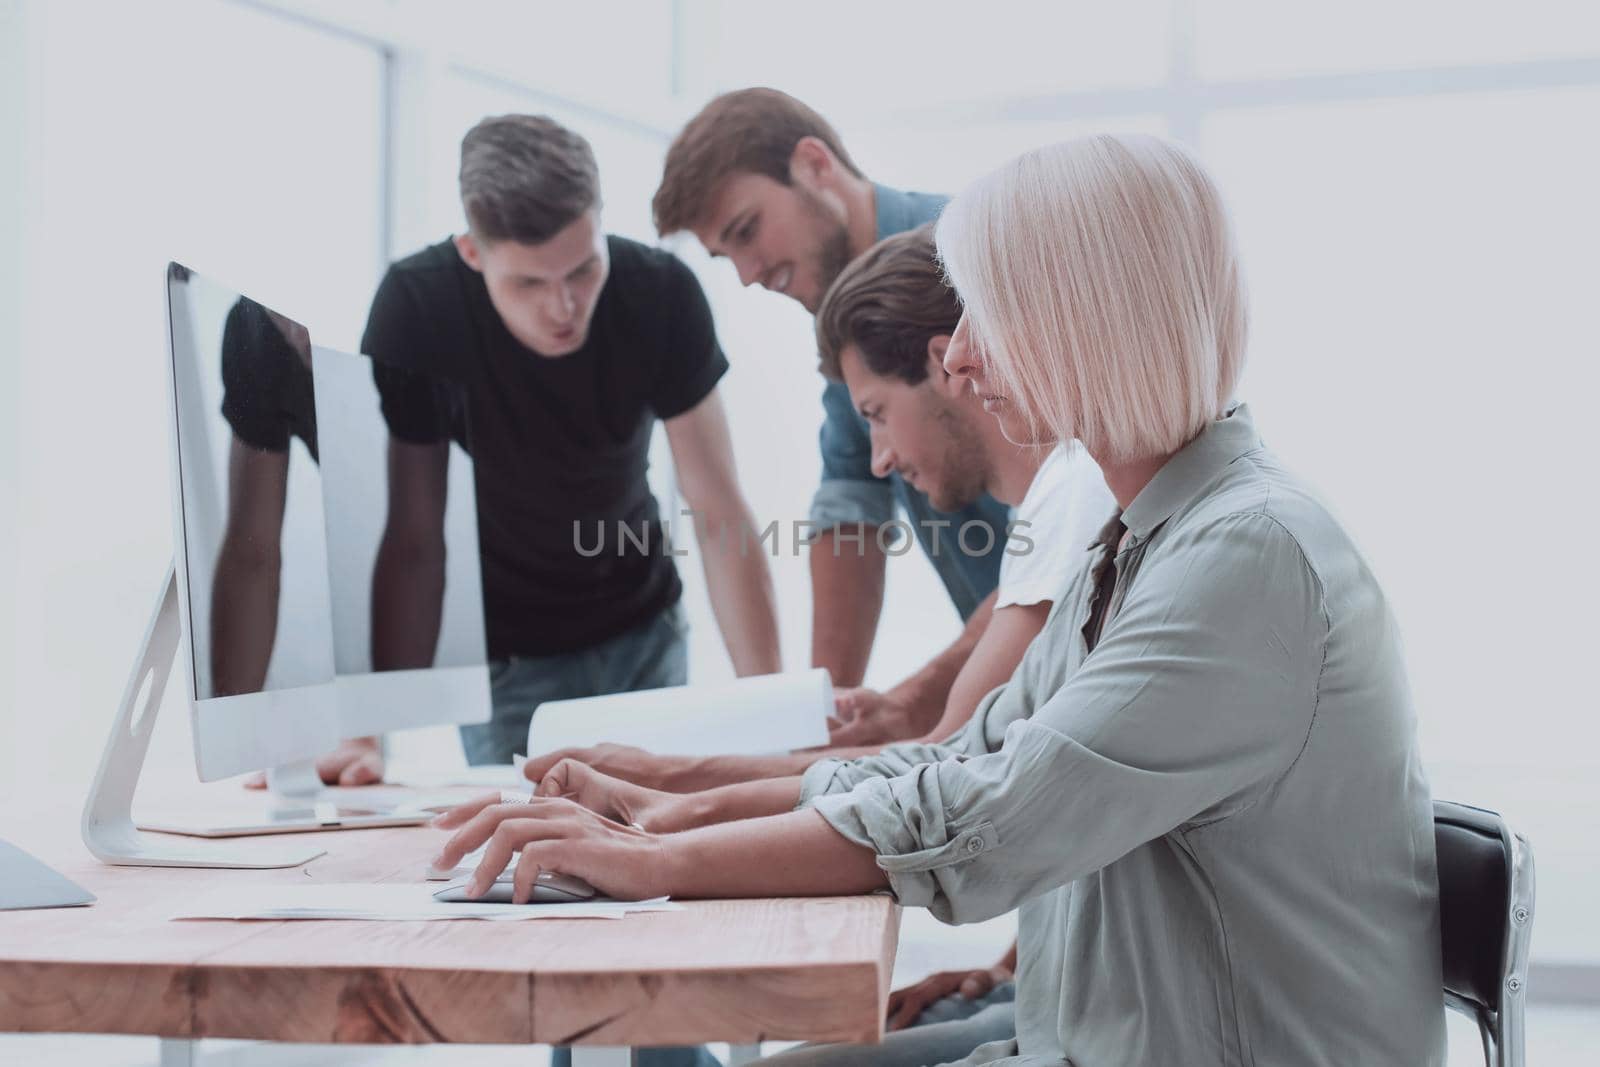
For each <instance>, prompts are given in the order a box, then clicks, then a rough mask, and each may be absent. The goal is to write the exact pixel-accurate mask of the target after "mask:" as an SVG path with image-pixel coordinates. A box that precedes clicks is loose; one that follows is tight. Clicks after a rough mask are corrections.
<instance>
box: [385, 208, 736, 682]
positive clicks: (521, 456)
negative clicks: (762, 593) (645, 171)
mask: <svg viewBox="0 0 1600 1067" xmlns="http://www.w3.org/2000/svg"><path fill="white" fill-rule="evenodd" d="M607 244H608V246H609V248H610V252H611V273H610V276H609V277H608V278H607V279H606V283H605V287H604V288H603V289H602V290H601V292H600V297H599V299H598V301H597V302H596V304H595V310H594V319H593V321H592V322H591V324H590V327H589V336H588V339H587V340H586V341H585V342H584V345H583V347H582V348H580V349H579V350H578V351H576V352H573V353H572V354H570V355H567V356H562V357H559V358H546V357H544V356H540V355H538V354H537V353H535V352H532V351H530V350H529V349H528V348H526V347H525V346H523V345H522V344H521V343H520V342H519V341H517V340H516V338H514V337H512V336H511V333H510V331H508V330H507V329H506V327H505V324H504V323H503V322H502V321H501V319H500V316H499V314H498V313H497V312H496V311H495V310H494V306H493V305H492V304H491V303H490V301H489V291H488V288H487V287H486V286H485V285H484V282H483V278H482V276H481V275H479V274H478V273H477V272H476V271H474V270H472V269H471V268H470V267H468V266H467V265H466V264H465V263H464V262H462V260H461V257H460V255H459V253H457V251H456V248H455V245H454V243H453V242H452V241H450V240H445V241H442V242H440V243H439V244H436V245H434V246H432V247H430V248H426V249H424V250H422V251H421V252H418V253H416V254H415V255H412V256H409V257H407V258H405V259H403V260H401V261H399V262H398V263H396V264H394V266H392V267H390V268H389V272H388V274H387V275H386V276H385V277H384V279H383V282H382V284H380V285H379V287H378V294H377V296H376V297H374V298H373V301H372V312H371V314H370V315H369V316H368V319H367V329H366V334H365V335H364V336H363V338H362V342H361V348H362V351H363V352H365V353H367V354H368V355H370V356H372V357H373V374H374V377H375V378H376V380H377V383H378V389H379V392H380V394H381V395H382V404H383V415H384V419H385V421H386V422H387V423H388V425H389V431H390V432H391V433H392V434H393V435H394V436H395V437H396V438H398V439H400V440H402V441H407V442H411V443H414V444H426V443H433V442H437V441H442V440H447V439H454V440H456V441H458V442H460V443H461V444H462V445H463V446H464V447H465V448H466V449H467V451H468V453H469V454H470V455H471V456H472V460H473V468H474V482H475V485H476V488H477V496H478V542H479V548H480V552H481V556H482V564H483V602H484V616H485V628H486V631H487V637H488V644H489V655H490V656H491V657H494V658H501V657H504V656H508V655H520V656H537V655H548V654H552V653H558V652H569V651H573V650H576V649H580V648H586V647H589V646H591V645H594V644H597V643H598V642H601V641H604V640H606V639H608V638H611V637H614V636H616V635H618V634H620V633H622V632H623V631H625V630H627V629H629V628H631V627H633V626H635V625H638V624H639V623H642V622H644V621H645V620H647V619H649V618H651V617H653V616H655V615H656V614H659V613H660V612H662V611H664V610H666V609H667V608H668V607H671V606H672V605H673V604H674V603H675V602H676V601H677V599H678V597H679V596H680V595H681V593H682V586H681V584H680V583H679V581H678V573H677V570H676V568H675V567H674V566H673V563H672V558H671V556H670V555H668V553H667V545H666V543H665V539H664V538H663V536H662V531H661V525H660V513H659V510H658V506H657V504H656V500H655V497H654V496H653V495H652V494H651V492H650V488H649V485H648V483H647V482H646V480H645V471H646V469H647V467H648V465H649V456H648V451H649V446H650V434H651V430H652V429H653V427H654V424H655V420H656V419H658V418H659V419H670V418H672V417H674V416H676V415H681V414H683V413H684V412H686V411H688V410H689V409H691V408H693V407H694V406H695V405H697V404H699V403H700V401H701V400H703V399H705V397H706V396H707V395H708V394H709V393H710V392H711V390H712V389H713V388H714V387H715V386H716V384H717V381H718V380H719V379H720V378H721V377H722V375H723V373H724V372H725V371H726V370H727V369H728V362H727V360H726V359H725V358H724V357H723V354H722V349H721V347H720V346H719V345H718V344H717V338H716V331H715V330H714V329H713V327H712V322H711V309H710V306H709V305H708V304H707V303H706V298H705V294H704V293H703V292H702V291H701V289H700V284H699V282H698V281H697V280H696V279H695V277H694V274H693V273H691V272H690V270H689V268H688V267H686V266H684V264H683V263H682V262H680V261H679V260H678V259H677V258H676V257H674V256H672V255H671V254H670V253H667V252H663V251H660V250H657V249H652V248H649V247H646V246H645V245H641V244H638V243H637V242H634V241H629V240H626V239H625V238H621V237H608V238H607ZM433 375H437V376H438V377H439V378H443V379H444V380H446V381H448V382H452V383H455V384H456V385H458V386H459V387H460V390H461V395H463V396H464V398H465V399H464V407H465V410H462V407H463V403H462V402H459V401H454V400H452V398H451V395H450V394H451V392H452V391H451V390H447V389H445V388H442V387H441V386H440V385H439V384H437V382H435V381H431V380H430V376H433ZM574 523H576V524H577V526H576V529H575V528H574ZM619 524H620V525H619ZM621 527H626V528H627V529H628V530H629V531H631V534H632V536H623V534H622V530H621ZM641 542H643V543H644V544H646V545H647V547H646V548H640V547H639V544H640V543H641ZM597 549H598V550H597Z"/></svg>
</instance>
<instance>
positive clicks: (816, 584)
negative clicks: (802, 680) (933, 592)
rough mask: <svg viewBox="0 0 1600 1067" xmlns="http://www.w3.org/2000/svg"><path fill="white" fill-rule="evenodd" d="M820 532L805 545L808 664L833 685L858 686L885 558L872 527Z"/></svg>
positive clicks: (877, 611)
mask: <svg viewBox="0 0 1600 1067" xmlns="http://www.w3.org/2000/svg"><path fill="white" fill-rule="evenodd" d="M840 532H841V531H839V530H826V531H824V532H823V533H821V534H819V535H818V536H817V538H816V540H815V541H813V542H812V543H811V663H812V665H813V666H815V667H826V668H828V673H829V674H831V675H832V676H833V684H834V685H836V686H839V687H840V688H844V687H847V686H857V685H860V684H861V679H862V678H864V677H866V673H867V660H868V659H870V658H871V656H872V642H873V638H874V637H875V636H876V635H877V632H878V617H879V616H880V615H881V614H882V613H883V581H884V572H885V570H886V564H887V557H886V556H885V554H884V551H883V549H881V548H879V547H878V537H877V534H878V528H877V527H876V526H867V527H864V528H863V529H862V531H861V540H860V542H859V543H858V542H857V541H856V539H855V531H854V530H846V531H843V532H845V534H846V536H845V537H844V538H842V539H841V538H839V537H838V534H839V533H840Z"/></svg>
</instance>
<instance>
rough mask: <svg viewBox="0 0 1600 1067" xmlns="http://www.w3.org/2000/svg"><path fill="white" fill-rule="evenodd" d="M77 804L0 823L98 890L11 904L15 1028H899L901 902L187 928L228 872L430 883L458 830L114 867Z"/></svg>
mask: <svg viewBox="0 0 1600 1067" xmlns="http://www.w3.org/2000/svg"><path fill="white" fill-rule="evenodd" d="M471 792H472V791H470V790H469V791H467V793H468V795H470V794H471ZM185 796H186V797H187V799H188V802H190V803H201V804H205V805H206V806H207V808H208V810H214V811H221V810H223V809H236V808H240V807H242V806H244V805H247V804H249V803H252V802H253V799H254V798H250V797H241V794H240V791H239V789H238V786H237V785H234V784H229V783H222V784H218V785H211V786H204V787H197V788H196V789H195V790H194V792H193V793H192V794H185ZM164 799H166V802H167V803H170V802H171V800H170V798H164ZM164 806H165V805H164ZM77 816H78V812H77V810H76V806H75V805H74V804H73V803H72V802H71V801H70V799H68V800H64V801H62V802H57V803H49V802H43V801H41V802H39V803H38V806H37V807H36V808H35V809H33V810H24V811H19V810H10V811H8V812H6V817H5V819H4V822H3V823H0V837H5V838H6V839H8V840H10V841H12V842H14V843H15V844H17V845H19V846H20V847H22V848H23V849H25V850H27V851H29V852H31V853H33V854H34V855H35V856H37V857H38V858H39V859H41V860H43V861H45V862H46V863H49V864H51V865H52V866H54V867H55V868H56V869H57V870H59V871H61V872H62V873H63V874H65V875H67V877H69V878H71V879H73V880H74V881H76V882H78V883H79V884H81V885H83V886H84V887H85V888H87V889H89V890H90V891H91V892H93V893H95V894H96V896H98V897H99V901H98V902H97V903H96V904H94V905H93V906H91V907H88V908H68V909H60V910H47V911H15V912H0V1031H7V1030H9V1031H21V1032H63V1033H123V1034H155V1035H161V1036H165V1037H197V1038H198V1037H228V1038H253V1039H259V1040H277V1041H300V1042H318V1043H323V1042H361V1043H371V1044H388V1043H432V1042H471V1043H549V1044H599V1045H665V1044H692V1043H698V1042H704V1041H730V1042H736V1043H747V1042H753V1041H757V1040H762V1039H773V1040H784V1039H790V1040H818V1041H854V1042H871V1041H876V1040H879V1039H880V1038H881V1036H882V1022H883V1017H884V1008H885V1004H886V1000H887V996H888V983H889V979H890V974H891V971H892V970H893V963H894V949H895V941H896V936H897V933H898V928H899V910H898V908H896V907H895V906H894V904H893V902H892V901H891V900H889V898H887V897H884V896H871V897H838V898H827V899H806V900H722V901H687V902H685V910H684V911H680V912H658V913H647V914H639V915H633V916H630V917H628V918H626V919H623V920H604V919H590V920H580V919H551V920H539V921H536V922H512V923H505V922H499V923H490V922H476V921H452V922H339V921H297V922H286V921H248V922H232V921H211V920H205V921H173V920H172V919H171V918H170V916H171V915H172V914H173V913H174V912H175V911H176V910H178V908H179V907H180V906H181V905H182V903H183V900H184V898H185V897H186V896H191V895H193V894H195V893H197V892H201V891H205V892H210V891H212V890H214V889H215V888H216V887H218V886H225V885H227V884H229V883H230V882H231V883H236V884H241V885H245V884H248V885H261V884H270V883H273V882H277V883H282V884H297V883H301V884H303V883H304V882H305V881H306V880H308V879H310V880H313V881H322V882H418V883H420V882H422V881H423V869H424V867H425V865H426V863H427V861H428V859H429V858H430V857H432V856H433V854H434V853H435V852H436V851H437V849H438V847H439V844H440V843H441V842H442V841H443V836H444V835H443V834H442V833H441V832H439V831H435V830H430V829H426V828H421V827H411V828H400V829H383V830H352V831H335V832H324V833H319V834H315V835H296V840H307V839H310V838H312V837H315V839H316V843H317V844H318V845H319V846H321V847H324V848H326V849H327V850H328V854H327V855H325V856H323V857H321V858H319V859H316V860H313V861H311V863H309V864H306V865H305V866H303V867H299V868H295V869H292V870H283V871H230V870H185V869H166V868H153V867H108V866H105V865H102V864H100V863H99V862H98V861H96V860H95V859H94V858H93V857H91V856H90V855H89V853H88V851H87V850H86V849H85V848H84V847H83V845H82V843H81V842H80V841H79V839H78V834H77ZM275 840H278V841H282V840H285V838H281V837H280V838H276V839H275Z"/></svg>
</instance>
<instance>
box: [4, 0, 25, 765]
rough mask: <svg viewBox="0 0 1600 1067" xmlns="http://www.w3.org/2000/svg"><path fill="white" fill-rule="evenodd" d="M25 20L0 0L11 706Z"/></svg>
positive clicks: (9, 686) (8, 698)
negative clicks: (0, 2)
mask: <svg viewBox="0 0 1600 1067" xmlns="http://www.w3.org/2000/svg"><path fill="white" fill-rule="evenodd" d="M28 45H29V36H28V24H27V20H26V19H25V18H24V12H23V10H22V8H21V7H19V6H16V5H8V4H0V486H5V487H7V488H6V489H5V490H3V491H0V492H3V495H0V605H4V606H3V607H0V700H4V701H5V702H6V703H7V705H11V706H15V705H14V701H15V696H14V694H15V688H14V685H13V678H14V677H15V672H16V663H17V656H16V640H17V624H18V622H19V621H20V615H21V611H20V610H19V609H20V604H19V602H18V600H17V596H16V592H17V580H18V577H19V576H18V569H19V563H18V558H17V529H18V526H19V520H20V518H21V516H22V509H21V506H20V505H21V502H20V501H19V500H18V498H17V494H16V491H15V488H14V487H15V486H16V484H17V473H18V467H19V463H20V455H19V452H18V448H17V442H18V438H17V432H16V427H17V413H18V410H19V408H20V406H21V405H20V404H19V403H18V394H19V390H20V388H21V380H22V373H21V370H22V338H23V334H22V309H23V307H24V306H25V301H24V294H23V289H22V285H23V279H24V278H25V277H26V275H27V270H26V266H27V265H26V260H25V255H24V251H23V250H24V248H25V247H26V246H25V243H24V236H25V232H26V228H27V213H26V212H25V211H23V210H22V205H23V204H26V203H27V185H26V182H27V177H28V172H27V168H26V166H25V160H26V159H27V138H28V134H29V132H30V129H31V125H30V123H29V122H28V121H27V119H28V115H27V110H28V105H29V103H30V97H29V93H28V83H29V80H30V70H29V67H30V63H29V60H28V51H29V48H28ZM16 751H17V732H16V726H15V724H14V719H13V716H12V715H11V714H9V713H5V712H0V796H3V795H4V794H5V785H4V783H5V782H6V781H7V780H9V779H10V778H11V777H12V775H13V773H14V765H15V762H16V755H15V753H16Z"/></svg>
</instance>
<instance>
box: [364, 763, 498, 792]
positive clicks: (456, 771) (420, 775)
mask: <svg viewBox="0 0 1600 1067" xmlns="http://www.w3.org/2000/svg"><path fill="white" fill-rule="evenodd" d="M526 762H528V761H527V759H526V757H523V756H514V757H512V762H511V763H485V764H481V765H479V766H476V767H453V768H451V769H450V770H445V771H434V770H427V769H426V768H422V767H399V768H396V769H395V770H394V772H393V773H392V774H389V775H386V776H385V778H384V780H385V781H386V782H388V783H389V784H391V785H403V786H409V787H411V788H413V789H448V788H450V787H451V786H476V787H479V788H483V789H522V790H526V789H528V788H529V782H528V780H527V779H526V778H524V777H523V776H522V765H523V764H524V763H526Z"/></svg>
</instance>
